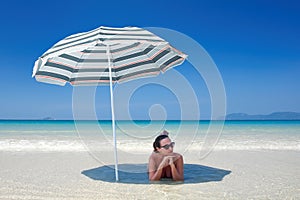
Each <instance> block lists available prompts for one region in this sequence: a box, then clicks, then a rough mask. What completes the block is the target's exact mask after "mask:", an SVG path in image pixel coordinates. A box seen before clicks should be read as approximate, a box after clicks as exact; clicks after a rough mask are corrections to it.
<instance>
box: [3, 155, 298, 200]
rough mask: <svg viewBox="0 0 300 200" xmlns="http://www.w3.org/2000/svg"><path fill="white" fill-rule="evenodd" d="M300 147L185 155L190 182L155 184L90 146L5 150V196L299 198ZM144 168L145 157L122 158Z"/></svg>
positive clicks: (187, 176) (49, 197)
mask: <svg viewBox="0 0 300 200" xmlns="http://www.w3.org/2000/svg"><path fill="white" fill-rule="evenodd" d="M299 158H300V156H299V152H297V151H214V152H212V153H211V154H210V155H209V156H207V157H206V158H205V159H202V160H199V159H197V158H195V157H192V156H189V157H185V178H186V180H185V182H184V183H177V184H170V183H167V182H166V183H164V182H162V183H158V184H150V183H149V182H148V180H147V175H146V174H145V173H139V174H136V173H130V172H128V173H122V172H120V181H119V182H118V183H116V182H115V181H114V171H113V169H111V168H108V167H105V166H103V165H101V163H99V161H96V160H95V159H94V158H93V157H92V156H91V155H90V154H89V153H87V152H52V153H51V152H4V151H2V152H0V162H1V165H0V171H1V175H0V180H1V183H0V184H1V185H0V186H1V187H0V199H124V198H127V199H150V198H154V197H155V198H156V199H299V198H300V181H299V180H300V173H299V171H300V167H299V166H300V159H299ZM122 166H126V167H132V168H134V167H135V168H141V169H142V168H143V167H145V166H146V162H145V163H140V164H130V163H127V164H126V165H125V164H122V163H121V164H120V167H121V168H122Z"/></svg>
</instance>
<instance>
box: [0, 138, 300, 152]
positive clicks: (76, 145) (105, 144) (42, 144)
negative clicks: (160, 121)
mask: <svg viewBox="0 0 300 200" xmlns="http://www.w3.org/2000/svg"><path fill="white" fill-rule="evenodd" d="M117 145H118V150H121V151H124V152H140V153H146V152H151V151H152V144H151V141H143V142H141V141H138V142H132V141H120V140H119V141H118V142H117ZM205 148H207V147H204V146H203V141H202V142H199V143H197V142H194V143H193V144H191V145H189V144H187V143H185V144H183V143H182V144H181V143H180V142H177V143H176V146H175V151H178V152H185V151H186V150H189V151H190V150H192V151H202V150H205ZM208 148H210V149H212V150H214V151H223V150H292V151H300V142H299V141H298V140H296V141H285V140H282V141H220V142H219V143H217V144H216V145H215V146H210V147H208ZM0 151H17V152H18V151H24V152H27V151H42V152H86V151H113V143H112V141H103V140H96V139H94V140H80V139H59V140H58V139H2V140H0Z"/></svg>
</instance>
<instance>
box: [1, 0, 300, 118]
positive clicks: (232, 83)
mask: <svg viewBox="0 0 300 200" xmlns="http://www.w3.org/2000/svg"><path fill="white" fill-rule="evenodd" d="M299 10H300V2H299V1H296V0H295V1H289V0H287V1H276V0H275V1H271V0H270V1H265V0H258V1H257V0H251V1H216V0H212V1H201V0H195V1H192V0H185V1H179V0H165V1H141V0H137V1H131V0H129V1H99V0H85V1H77V0H73V1H63V0H59V1H56V0H52V1H33V0H27V1H21V0H20V1H16V0H11V1H4V2H2V3H1V7H0V22H1V31H0V45H1V47H0V69H1V73H0V91H1V98H0V119H42V118H44V117H52V118H55V119H72V118H73V110H72V104H73V102H72V101H73V99H72V98H73V96H72V95H73V92H74V89H73V87H72V86H70V85H66V86H64V87H61V86H55V85H50V84H46V83H40V82H37V81H36V80H35V79H34V78H32V77H31V73H32V68H33V65H34V62H35V60H36V59H38V57H39V56H41V55H42V54H43V53H44V52H45V51H46V50H47V49H48V48H50V47H51V46H52V45H54V44H55V43H56V42H58V41H59V40H61V39H63V38H64V37H67V36H69V35H71V34H74V33H79V32H84V31H89V30H92V29H94V28H97V27H99V26H102V25H103V26H110V27H125V26H138V27H162V28H167V29H171V30H175V31H178V32H180V33H183V34H185V35H187V36H189V37H190V38H192V39H193V40H195V41H197V42H198V43H199V44H200V45H201V46H202V47H203V48H204V49H205V50H206V52H207V53H208V54H209V55H210V57H211V58H212V59H213V61H214V63H215V64H216V66H217V69H218V71H219V73H220V75H221V78H222V80H223V83H224V87H225V91H226V102H225V103H226V112H227V113H228V114H229V113H237V112H238V113H248V114H270V113H272V112H278V111H289V112H300V103H299V102H300V92H299V91H300V90H299V89H300V37H299V35H300V12H299ZM172 70H173V69H172ZM174 70H177V71H178V72H179V73H181V74H183V75H184V76H186V77H191V85H192V88H193V89H194V91H195V93H196V97H197V99H198V100H199V102H200V103H199V110H200V113H201V116H202V117H203V118H209V116H210V115H211V100H210V97H211V96H210V93H209V91H207V87H206V85H205V82H204V81H203V79H202V78H201V76H196V75H193V74H194V73H195V71H194V70H193V67H192V66H191V65H190V64H189V63H185V64H183V65H182V66H178V67H176V69H174ZM166 74H167V73H166ZM178 87H179V88H180V87H181V86H180V85H179V86H178ZM143 90H144V91H143ZM182 90H184V88H182ZM146 94H147V95H146ZM95 99H96V100H95V101H96V103H95V104H96V105H95V106H96V108H95V110H96V113H97V115H98V116H99V118H103V119H108V118H110V107H109V106H110V105H109V88H108V87H106V86H104V87H102V86H101V87H98V88H97V90H96V94H95ZM166 99H168V101H166ZM98 102H100V103H98ZM179 103H180V102H178V100H176V95H174V94H172V93H170V91H168V89H167V88H163V87H160V86H157V85H154V86H147V85H146V86H144V87H143V88H142V89H140V90H137V92H136V93H135V94H133V95H132V97H131V100H130V106H129V107H130V112H131V116H132V118H134V119H148V118H149V108H151V109H150V110H151V112H150V115H153V116H154V117H158V118H159V115H162V113H163V114H164V112H165V114H166V115H167V118H168V119H177V118H178V117H180V113H181V112H182V111H181V108H179V107H178V104H179ZM159 104H162V105H163V106H164V108H163V109H161V106H158V105H159ZM183 109H187V111H188V112H190V113H191V112H193V110H195V109H196V108H194V107H189V108H183ZM197 109H198V108H197ZM197 109H196V110H197ZM157 110H158V111H162V110H163V112H162V113H161V112H158V114H156V111H157Z"/></svg>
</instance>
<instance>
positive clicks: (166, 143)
mask: <svg viewBox="0 0 300 200" xmlns="http://www.w3.org/2000/svg"><path fill="white" fill-rule="evenodd" d="M158 151H159V152H160V153H162V154H166V155H167V154H170V153H172V152H173V145H172V142H171V140H170V138H164V139H162V140H161V141H160V148H158Z"/></svg>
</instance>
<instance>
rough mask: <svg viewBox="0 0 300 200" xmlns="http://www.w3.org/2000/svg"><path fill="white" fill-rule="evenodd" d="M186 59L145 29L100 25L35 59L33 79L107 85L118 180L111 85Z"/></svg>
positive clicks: (174, 64) (158, 72)
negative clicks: (108, 87)
mask: <svg viewBox="0 0 300 200" xmlns="http://www.w3.org/2000/svg"><path fill="white" fill-rule="evenodd" d="M185 58H186V55H185V54H184V53H182V52H180V51H179V50H177V49H175V48H174V47H172V46H171V45H170V44H169V43H168V42H167V41H165V40H164V39H162V38H160V37H158V36H157V35H155V34H153V33H152V32H150V31H148V30H145V29H142V28H139V27H124V28H112V27H104V26H101V27H99V28H96V29H94V30H91V31H88V32H82V33H78V34H74V35H70V36H68V37H66V38H64V39H62V40H61V41H59V42H57V43H56V44H55V45H54V46H53V47H51V48H50V49H49V50H47V51H46V52H45V53H44V54H43V55H42V56H41V57H39V58H38V59H37V61H36V62H35V64H34V68H33V74H32V76H33V77H35V79H36V80H37V81H40V82H46V83H50V84H57V85H61V86H63V85H65V84H66V83H67V82H69V83H70V84H71V85H74V86H77V85H78V86H81V85H101V84H109V86H110V97H111V101H110V102H111V112H112V132H113V133H112V135H113V143H114V157H115V176H116V180H117V181H118V179H119V178H118V157H117V143H116V131H115V116H114V104H113V103H114V96H113V85H114V84H115V83H117V82H118V83H119V82H125V81H129V80H132V79H136V78H140V77H147V76H155V75H158V74H160V73H161V72H165V71H166V70H168V69H170V68H171V67H174V66H176V65H179V64H181V63H182V62H184V60H185Z"/></svg>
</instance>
